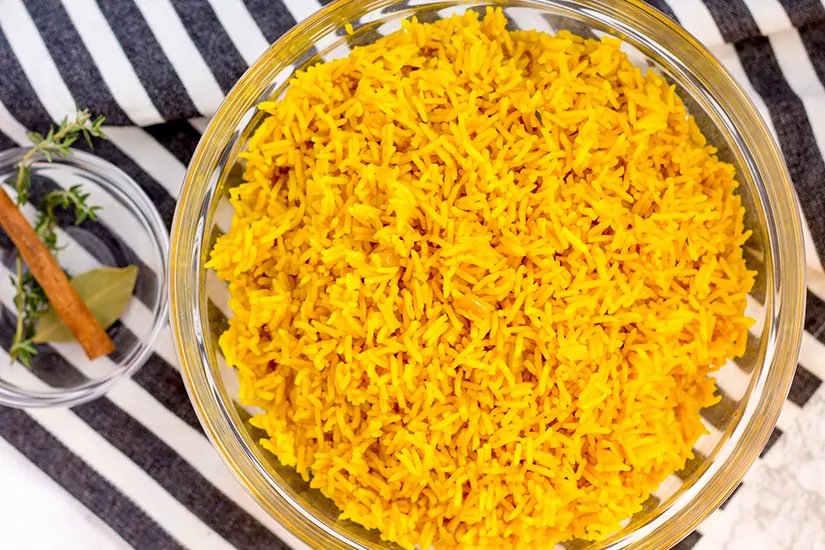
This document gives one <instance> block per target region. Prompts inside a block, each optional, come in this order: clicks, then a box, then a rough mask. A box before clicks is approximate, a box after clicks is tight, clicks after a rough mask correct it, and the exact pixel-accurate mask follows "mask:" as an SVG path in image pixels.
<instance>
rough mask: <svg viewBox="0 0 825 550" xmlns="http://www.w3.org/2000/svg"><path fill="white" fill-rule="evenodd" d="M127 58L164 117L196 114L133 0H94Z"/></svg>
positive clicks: (183, 116)
mask: <svg viewBox="0 0 825 550" xmlns="http://www.w3.org/2000/svg"><path fill="white" fill-rule="evenodd" d="M97 3H98V5H99V6H100V10H101V11H102V12H103V15H104V17H106V20H107V21H108V22H109V26H110V27H111V29H112V32H113V33H114V34H115V36H116V37H117V40H118V42H120V45H121V47H122V48H123V51H124V52H125V53H126V57H128V58H129V61H130V62H131V63H132V66H133V67H134V69H135V73H137V76H138V78H139V79H140V82H141V84H143V87H144V88H145V89H146V93H147V94H148V95H149V98H150V99H151V100H152V103H153V104H154V105H155V108H157V110H158V112H160V114H161V116H162V117H163V118H164V119H165V120H170V119H176V118H189V117H193V116H198V115H199V114H200V113H198V111H197V109H195V105H194V104H193V103H192V100H191V99H190V98H189V94H188V93H187V91H186V88H184V86H183V83H182V82H181V80H180V78H179V77H178V74H177V73H176V72H175V69H174V67H173V66H172V63H171V62H170V61H169V59H168V58H167V57H166V54H164V53H163V50H162V49H161V47H160V44H159V43H158V41H157V39H156V38H155V35H154V34H153V33H152V30H151V29H150V28H149V25H148V24H147V23H146V21H145V20H144V19H143V15H142V14H141V13H140V10H139V9H138V8H137V7H136V6H135V4H134V2H133V0H97Z"/></svg>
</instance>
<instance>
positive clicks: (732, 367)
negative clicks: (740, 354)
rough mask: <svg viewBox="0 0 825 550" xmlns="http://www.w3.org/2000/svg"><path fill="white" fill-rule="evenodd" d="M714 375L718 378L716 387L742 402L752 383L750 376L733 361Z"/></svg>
mask: <svg viewBox="0 0 825 550" xmlns="http://www.w3.org/2000/svg"><path fill="white" fill-rule="evenodd" d="M712 375H713V376H714V377H715V378H716V385H717V386H719V387H720V388H721V389H722V390H724V391H725V393H726V394H727V395H729V396H730V397H731V398H733V399H734V400H736V401H741V399H742V398H743V397H744V396H745V393H747V391H748V386H750V383H751V377H750V375H749V374H748V373H746V372H745V371H743V370H742V369H740V368H739V366H738V365H737V364H736V363H734V362H733V361H728V362H727V363H725V364H724V365H722V368H721V369H719V370H718V371H716V372H714V373H712Z"/></svg>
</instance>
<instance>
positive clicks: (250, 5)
mask: <svg viewBox="0 0 825 550" xmlns="http://www.w3.org/2000/svg"><path fill="white" fill-rule="evenodd" d="M243 2H244V4H246V8H247V9H248V10H249V13H250V14H251V15H252V19H254V20H255V22H257V23H258V27H260V29H261V32H262V33H263V34H264V36H265V37H266V39H267V40H269V42H270V43H272V42H275V41H276V40H278V39H279V38H280V37H281V35H282V34H284V33H285V32H286V31H288V30H289V29H291V28H292V27H293V26H294V25H295V18H294V17H292V14H291V13H289V10H288V9H286V6H284V5H283V3H281V1H280V0H243Z"/></svg>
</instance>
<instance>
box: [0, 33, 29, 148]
mask: <svg viewBox="0 0 825 550" xmlns="http://www.w3.org/2000/svg"><path fill="white" fill-rule="evenodd" d="M0 19H2V18H0ZM0 131H2V132H3V133H4V134H6V135H7V136H8V137H9V139H11V140H13V141H16V142H17V144H18V145H27V144H29V145H30V144H31V143H30V142H29V138H27V137H26V127H25V126H23V125H22V124H20V123H19V122H17V119H16V118H14V116H12V114H11V113H10V112H9V110H8V109H6V106H5V105H3V103H2V102H0Z"/></svg>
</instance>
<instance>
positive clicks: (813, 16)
mask: <svg viewBox="0 0 825 550" xmlns="http://www.w3.org/2000/svg"><path fill="white" fill-rule="evenodd" d="M652 3H653V4H654V5H655V7H657V8H658V9H660V10H661V11H663V12H665V13H666V14H668V15H669V16H671V17H672V18H674V19H675V20H677V21H679V22H680V23H681V24H682V25H684V26H685V27H686V28H687V29H688V30H689V31H691V32H692V33H693V34H694V35H695V36H696V37H697V38H698V39H699V40H701V41H702V42H704V43H705V44H706V45H707V46H708V47H710V49H711V50H712V51H713V52H714V53H715V54H716V55H717V56H718V57H719V58H720V59H721V60H722V62H723V63H724V64H725V65H726V66H727V68H728V69H729V70H730V71H731V72H732V73H733V75H734V76H735V77H736V78H737V79H738V80H739V82H740V83H742V84H743V85H744V86H745V88H746V89H747V91H748V92H749V93H750V94H751V95H752V97H753V98H754V99H755V101H756V103H757V105H758V107H759V108H760V110H761V111H762V113H763V114H764V115H765V117H766V119H767V120H768V121H769V123H770V125H771V128H772V130H773V131H774V133H775V135H776V136H777V138H778V140H779V143H780V145H781V147H782V151H783V153H784V154H785V158H786V160H787V164H788V168H789V169H790V172H791V175H792V177H793V180H794V183H795V184H796V189H797V192H798V193H799V197H800V202H801V204H802V208H803V211H804V215H805V218H806V220H807V227H806V230H807V232H806V246H807V250H808V272H807V276H808V282H809V291H808V297H807V307H808V313H807V318H806V334H805V339H804V341H803V349H802V355H801V357H800V366H799V372H798V375H797V377H796V379H795V381H794V384H793V387H792V389H791V393H790V396H789V398H788V402H787V404H786V406H785V408H784V410H783V413H782V416H781V418H780V422H779V427H778V428H777V429H776V431H775V432H774V436H773V437H772V438H771V444H770V445H772V444H773V443H774V442H775V441H776V440H777V439H778V438H779V437H780V436H781V435H782V434H783V432H786V431H789V430H793V429H794V426H795V424H794V420H795V418H796V417H797V416H798V415H799V414H800V413H802V412H804V411H803V408H804V407H805V404H806V403H807V402H808V401H809V400H810V399H811V397H812V396H813V394H814V393H815V392H816V390H817V389H818V388H819V386H820V385H821V382H822V380H823V379H825V333H823V330H822V328H823V323H825V271H823V267H822V263H821V261H820V258H822V257H823V254H825V162H823V151H825V5H823V4H822V3H821V1H820V0H655V1H652ZM319 8H320V3H319V2H318V0H0V150H2V149H6V148H10V147H14V146H17V145H24V144H26V143H27V140H26V136H25V132H26V130H27V129H38V130H41V131H42V129H44V128H47V127H48V125H49V124H51V123H52V122H53V121H55V120H58V119H60V118H62V117H63V116H64V114H66V113H69V112H72V110H73V108H74V106H75V105H81V106H83V107H86V108H89V109H90V110H91V111H92V112H95V113H102V114H105V115H106V117H107V121H108V124H110V126H109V127H108V128H107V130H106V133H107V134H108V135H109V136H110V141H109V142H105V143H100V144H99V145H98V146H97V147H96V149H95V153H96V154H97V155H100V156H101V157H103V158H105V159H107V160H109V161H110V162H112V163H114V164H116V165H117V166H119V167H120V168H121V169H123V170H124V171H125V172H126V173H128V174H129V175H130V176H132V178H134V179H135V180H136V181H137V182H138V183H139V184H140V185H141V186H142V187H143V188H144V189H145V191H146V192H147V194H148V195H149V196H150V198H151V199H152V200H153V201H154V203H155V204H156V205H157V207H158V210H159V211H160V213H161V216H162V218H163V220H164V221H165V222H166V224H167V225H169V224H171V220H172V216H173V211H174V208H175V199H176V197H177V195H178V192H179V188H180V184H181V180H182V177H183V174H184V171H185V167H186V165H187V163H188V162H189V160H190V158H191V156H192V153H193V151H194V148H195V146H196V144H197V141H198V139H199V137H200V134H201V132H202V131H203V129H204V126H205V124H206V121H207V119H208V117H209V116H210V115H211V114H212V113H214V111H215V110H216V108H217V107H218V105H219V103H220V101H221V99H222V97H223V95H224V94H225V93H226V92H227V91H228V90H229V88H230V87H231V86H232V84H233V83H234V82H235V80H236V79H237V78H238V77H239V76H240V75H241V74H242V73H243V71H244V70H245V68H246V67H247V66H248V65H249V64H250V63H251V62H252V61H254V59H255V58H256V57H257V56H258V55H259V54H260V53H261V52H262V51H263V50H264V49H265V48H266V47H267V46H268V45H269V44H270V43H271V42H272V41H274V40H275V39H277V38H278V37H279V36H280V35H281V34H282V33H284V32H285V31H286V30H287V29H289V28H290V27H292V26H293V25H294V24H295V23H296V22H297V21H300V20H301V19H303V18H305V17H307V16H308V15H309V14H311V13H312V12H314V11H315V10H317V9H319ZM0 344H1V345H2V346H0V362H3V361H7V357H8V356H7V355H6V352H5V350H6V349H7V347H8V345H9V335H8V334H0ZM177 369H178V367H177V365H176V360H175V356H174V353H173V345H172V341H171V337H170V334H169V332H168V330H167V331H165V332H164V333H163V334H162V336H161V338H160V339H159V341H158V343H157V345H156V349H155V352H154V353H153V354H152V356H151V357H150V358H149V361H148V363H147V364H146V366H144V367H143V369H142V370H141V371H140V372H139V373H137V374H136V375H135V376H134V377H133V379H132V380H127V381H123V382H122V383H120V384H118V385H117V386H116V387H115V388H114V389H113V390H112V392H111V393H110V394H109V395H108V396H106V397H105V398H102V399H99V400H97V401H94V402H92V403H88V404H85V405H82V406H79V407H75V408H74V409H72V410H48V411H46V410H42V411H41V410H38V411H34V410H32V411H19V410H11V409H0V548H9V549H13V550H15V549H17V548H24V547H25V548H27V549H35V550H40V549H44V550H50V549H52V548H55V549H57V548H60V549H70V548H78V549H80V548H83V549H87V548H100V549H110V548H129V547H134V548H140V549H144V548H145V549H157V550H172V549H177V548H192V549H196V550H205V549H220V550H231V549H233V548H236V549H240V550H246V549H257V548H261V549H264V548H265V549H269V550H274V549H278V548H286V547H287V546H292V547H294V548H305V547H304V546H302V545H301V543H299V542H298V541H297V539H296V538H295V537H292V536H291V535H289V534H287V533H286V532H285V531H284V530H283V529H282V528H280V527H279V526H278V525H277V524H276V523H275V522H274V521H273V520H272V519H271V518H269V517H268V516H267V515H266V514H265V513H264V512H263V511H262V510H260V509H259V508H258V507H257V505H256V504H255V503H254V502H253V501H252V499H251V498H250V497H248V496H247V495H246V493H245V492H244V491H243V489H241V487H240V486H239V485H238V484H237V483H236V481H235V480H234V478H233V477H232V476H231V474H230V473H229V472H228V471H227V470H226V469H225V468H224V466H223V464H222V463H221V461H220V459H219V458H218V456H217V454H216V453H215V451H214V450H213V449H212V448H211V446H210V444H209V442H208V441H207V440H206V438H205V437H204V435H203V432H202V431H201V428H200V426H199V424H198V421H197V418H196V417H195V414H194V412H193V410H192V408H191V406H190V404H189V400H188V398H187V395H186V392H185V390H184V387H183V384H182V382H181V379H180V376H179V373H178V370H177ZM770 445H769V448H768V449H767V450H766V452H769V449H770ZM823 446H825V441H823ZM747 484H748V481H747V478H746V480H745V482H744V485H745V486H747ZM734 498H735V497H734ZM725 513H726V512H725V509H724V508H723V509H721V510H719V511H718V512H716V513H715V514H714V516H711V518H710V519H709V520H708V521H706V522H705V523H704V524H702V525H701V526H700V527H699V529H698V530H697V531H696V532H695V533H693V534H692V535H691V536H689V537H688V538H687V539H686V540H685V541H683V542H682V543H681V544H680V545H679V548H681V549H683V550H687V549H688V548H697V549H704V550H711V549H714V548H716V546H714V543H713V541H714V540H718V539H720V537H716V536H710V535H712V534H713V533H712V531H713V530H714V529H723V528H724V527H723V526H724V525H727V523H726V522H725V521H720V520H719V517H720V516H724V514H725ZM728 523H729V522H728ZM787 528H788V529H793V526H792V525H788V526H787ZM822 538H823V540H825V532H824V533H823V535H822Z"/></svg>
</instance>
